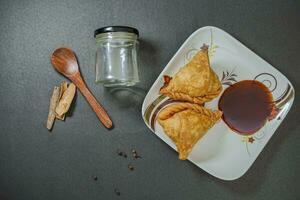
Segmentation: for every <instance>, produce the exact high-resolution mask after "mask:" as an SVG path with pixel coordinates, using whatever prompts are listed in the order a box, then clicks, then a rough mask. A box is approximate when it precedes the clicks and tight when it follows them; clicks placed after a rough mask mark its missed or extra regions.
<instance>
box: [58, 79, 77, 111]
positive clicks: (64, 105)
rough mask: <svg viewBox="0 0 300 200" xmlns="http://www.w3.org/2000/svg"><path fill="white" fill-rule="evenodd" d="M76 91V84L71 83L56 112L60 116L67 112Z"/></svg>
mask: <svg viewBox="0 0 300 200" xmlns="http://www.w3.org/2000/svg"><path fill="white" fill-rule="evenodd" d="M75 92H76V86H75V85H74V84H73V83H70V85H69V86H68V88H67V89H66V91H65V92H64V93H63V95H62V97H61V99H60V101H59V103H58V105H57V107H56V109H55V112H56V114H57V115H58V116H62V115H63V114H65V113H66V112H68V110H69V108H70V106H71V103H72V101H73V98H74V96H75Z"/></svg>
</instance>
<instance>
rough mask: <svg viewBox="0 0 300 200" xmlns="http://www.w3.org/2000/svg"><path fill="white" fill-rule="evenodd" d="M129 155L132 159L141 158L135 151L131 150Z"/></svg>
mask: <svg viewBox="0 0 300 200" xmlns="http://www.w3.org/2000/svg"><path fill="white" fill-rule="evenodd" d="M131 153H132V156H133V158H134V159H138V158H142V157H141V156H140V155H138V153H137V151H136V150H135V149H132V150H131Z"/></svg>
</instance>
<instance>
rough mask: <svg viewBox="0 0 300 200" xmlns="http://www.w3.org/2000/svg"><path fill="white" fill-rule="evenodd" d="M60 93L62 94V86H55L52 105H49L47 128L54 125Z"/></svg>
mask: <svg viewBox="0 0 300 200" xmlns="http://www.w3.org/2000/svg"><path fill="white" fill-rule="evenodd" d="M59 95H60V87H56V86H55V87H54V89H53V93H52V96H51V99H50V106H49V114H48V119H47V129H48V130H51V129H52V127H53V123H54V120H55V115H56V114H55V108H56V106H57V104H58V101H59Z"/></svg>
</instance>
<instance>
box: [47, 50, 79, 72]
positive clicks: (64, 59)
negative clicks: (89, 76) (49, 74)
mask: <svg viewBox="0 0 300 200" xmlns="http://www.w3.org/2000/svg"><path fill="white" fill-rule="evenodd" d="M51 62H52V64H53V66H54V68H55V69H56V70H57V71H58V72H60V73H62V74H64V75H65V76H72V75H74V74H75V73H76V72H79V68H78V63H77V59H76V56H75V54H74V52H73V51H72V50H71V49H68V48H59V49H56V50H55V51H54V52H53V53H52V56H51Z"/></svg>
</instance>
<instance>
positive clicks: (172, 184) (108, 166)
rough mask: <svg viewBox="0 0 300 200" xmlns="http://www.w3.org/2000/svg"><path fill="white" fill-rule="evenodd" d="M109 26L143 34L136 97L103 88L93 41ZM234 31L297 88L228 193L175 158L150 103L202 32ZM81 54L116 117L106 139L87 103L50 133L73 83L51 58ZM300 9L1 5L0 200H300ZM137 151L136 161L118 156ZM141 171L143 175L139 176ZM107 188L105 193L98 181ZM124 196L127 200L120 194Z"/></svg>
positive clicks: (86, 72) (65, 1) (229, 4)
mask: <svg viewBox="0 0 300 200" xmlns="http://www.w3.org/2000/svg"><path fill="white" fill-rule="evenodd" d="M106 25H130V26H134V27H137V28H138V29H139V30H140V35H141V38H140V41H141V44H140V76H141V83H140V84H139V85H138V89H135V90H134V93H132V91H126V90H105V89H104V88H103V87H102V86H100V85H96V84H95V83H94V69H93V66H92V64H91V60H92V59H91V52H92V50H91V49H92V44H93V42H94V38H93V31H94V30H95V29H97V28H99V27H102V26H106ZM206 25H212V26H217V27H219V28H222V29H224V30H225V31H227V32H229V33H230V34H232V35H233V36H234V37H236V38H237V39H239V40H240V41H242V42H243V43H244V44H246V45H247V46H248V47H249V48H251V49H253V50H254V51H255V52H256V53H257V54H258V55H260V56H262V57H263V58H264V59H266V60H267V61H268V62H270V63H271V64H272V65H274V66H275V67H276V68H277V69H279V70H280V71H281V72H282V73H283V74H285V75H286V76H287V77H288V78H289V79H290V80H291V82H292V83H293V85H294V87H295V90H296V99H295V102H294V105H293V107H292V109H291V111H290V113H289V114H288V116H287V118H286V120H285V121H284V122H283V123H282V125H281V126H280V128H279V129H278V130H277V131H276V134H274V136H273V137H272V139H271V140H270V142H269V143H268V144H267V146H266V148H265V149H264V150H263V152H262V153H261V155H260V156H259V157H258V159H257V160H256V162H255V163H254V165H253V166H252V167H251V168H250V170H249V171H248V172H247V173H246V174H245V175H244V176H243V177H242V178H240V179H238V180H235V181H231V182H227V181H222V180H219V179H217V178H214V177H212V176H211V175H209V174H207V173H206V172H204V171H203V170H201V169H199V168H197V167H196V166H195V165H193V164H192V163H190V162H188V161H185V162H184V161H179V160H178V159H177V154H176V152H175V151H173V150H172V149H171V148H169V147H168V146H167V145H166V144H165V143H164V142H162V141H161V140H160V139H159V138H157V137H156V136H155V135H154V134H152V133H151V132H150V130H148V128H147V127H146V126H145V124H144V122H143V120H142V117H141V104H142V101H143V99H144V96H145V94H146V92H147V91H148V89H149V88H150V86H151V85H152V83H153V82H154V80H155V79H156V77H157V76H158V74H159V73H160V72H161V71H162V69H163V68H164V66H165V65H166V64H167V62H168V61H169V59H170V58H171V57H172V56H173V54H174V53H175V52H176V51H177V49H178V48H179V47H180V45H181V44H182V43H183V42H184V41H185V39H186V38H187V37H188V36H189V35H190V34H191V33H192V32H194V31H195V30H196V29H198V28H200V27H202V26H206ZM61 45H65V46H69V47H72V48H73V49H74V50H75V52H76V53H77V56H78V59H79V62H80V66H81V71H82V74H83V76H84V78H85V80H86V82H87V84H88V85H89V87H90V89H91V90H92V91H93V92H94V94H95V96H96V97H97V99H99V100H101V102H102V103H103V105H104V106H105V108H106V109H107V111H108V112H109V114H110V115H111V117H112V119H113V121H114V123H115V128H114V129H113V130H112V131H107V130H106V129H105V128H103V126H102V125H101V124H100V123H99V121H98V119H97V117H96V116H95V114H94V113H93V112H92V111H91V109H90V107H89V106H88V104H87V102H86V101H85V100H84V98H83V97H82V95H81V94H80V93H78V95H77V97H76V101H75V105H74V106H73V108H72V111H71V117H69V118H67V119H66V121H65V122H61V121H58V122H57V123H56V124H55V127H54V130H53V131H52V133H49V132H48V131H47V130H46V128H45V122H46V118H47V113H48V105H49V97H50V95H51V93H52V89H53V86H54V85H57V84H59V83H60V82H61V81H63V80H65V78H64V77H62V76H61V75H59V74H58V73H56V72H55V71H54V70H53V68H52V67H51V64H50V61H49V55H50V53H51V51H53V49H54V48H56V47H59V46H61ZM299 53H300V3H299V1H297V0H294V1H292V0H290V1H231V0H226V1H215V0H211V1H183V0H178V1H172V0H168V1H163V0H160V1H158V0H157V1H141V0H135V1H131V0H128V1H115V0H110V1H96V0H93V1H92V0H86V1H84V0H73V1H71V0H57V1H54V0H49V1H39V0H35V1H21V0H20V1H15V0H10V1H8V0H7V1H4V0H1V1H0V61H1V62H0V199H1V200H2V199H4V200H6V199H8V200H10V199H13V200H17V199H22V200H24V199H26V200H27V199H30V200H36V199H55V200H59V199H63V200H66V199H72V200H77V199H88V200H90V199H91V200H92V199H130V200H133V199H173V200H175V199H189V200H192V199H231V200H232V199H273V200H276V199H278V200H282V199H285V200H287V199H291V200H296V199H300V192H299V185H300V181H299V178H300V176H299V174H300V173H299V168H300V157H299V142H300V135H299V130H300V123H299V122H300V110H299V109H300V104H299V98H298V97H299V96H298V95H297V93H300V79H299V76H300V61H299V58H300V57H299ZM132 148H135V149H136V150H137V151H138V152H139V153H140V154H141V156H142V158H141V159H138V160H132V159H131V157H130V156H128V158H122V157H120V156H118V155H117V154H116V151H117V149H122V150H124V151H127V152H128V155H129V152H130V150H131V149H132ZM129 163H132V165H134V167H135V170H134V171H129V170H128V168H127V165H128V164H129ZM93 176H97V177H98V180H97V181H95V180H94V179H93V178H92V177H93ZM115 189H118V190H119V191H120V194H121V195H120V196H117V195H116V194H115V192H114V190H115Z"/></svg>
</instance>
